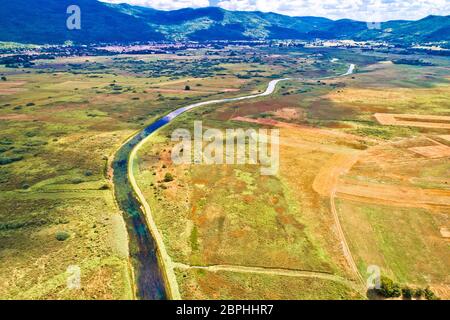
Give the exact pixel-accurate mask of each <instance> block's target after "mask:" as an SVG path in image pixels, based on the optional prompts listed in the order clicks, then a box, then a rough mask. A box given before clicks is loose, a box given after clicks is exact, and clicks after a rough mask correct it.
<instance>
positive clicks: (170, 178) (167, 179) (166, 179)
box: [164, 172, 174, 182]
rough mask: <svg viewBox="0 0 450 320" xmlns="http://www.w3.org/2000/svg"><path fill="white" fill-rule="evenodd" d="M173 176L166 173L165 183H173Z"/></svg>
mask: <svg viewBox="0 0 450 320" xmlns="http://www.w3.org/2000/svg"><path fill="white" fill-rule="evenodd" d="M173 179H174V178H173V175H172V174H171V173H169V172H168V173H166V175H165V176H164V182H171V181H173Z"/></svg>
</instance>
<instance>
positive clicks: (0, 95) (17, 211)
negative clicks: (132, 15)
mask: <svg viewBox="0 0 450 320" xmlns="http://www.w3.org/2000/svg"><path fill="white" fill-rule="evenodd" d="M219 58H222V59H219ZM205 59H206V58H205V57H204V56H201V55H199V56H185V57H180V56H176V55H172V56H170V55H160V56H156V55H153V56H107V57H70V58H57V59H54V60H39V61H37V62H36V64H35V65H34V66H33V67H32V68H25V69H22V68H0V74H1V75H2V77H5V78H6V80H5V81H3V80H2V81H0V191H1V199H2V200H1V201H2V208H1V210H0V239H1V245H0V257H1V260H2V261H8V263H2V264H1V266H0V267H1V274H2V276H0V283H1V289H0V298H7V299H19V298H21V299H65V298H69V299H130V298H133V295H134V293H133V289H132V285H133V284H132V281H133V280H132V279H131V270H130V267H129V261H128V260H129V255H128V239H127V234H126V229H125V226H124V223H123V221H122V219H121V212H120V211H119V210H118V209H117V206H116V204H115V201H114V199H113V192H112V185H111V180H110V179H111V174H112V172H111V170H110V169H109V166H110V164H111V161H112V157H113V155H114V153H115V151H116V150H117V149H118V148H119V146H120V145H121V144H122V143H123V142H124V140H125V139H127V138H128V137H129V136H130V135H132V134H134V133H135V132H137V131H138V130H140V129H142V128H143V127H144V126H145V125H146V124H148V123H150V122H151V121H153V120H154V119H156V118H157V117H160V116H161V115H163V114H165V113H167V112H169V111H170V110H173V109H174V108H176V107H178V106H180V105H181V104H188V103H193V102H195V101H199V100H203V99H206V98H209V97H213V96H222V97H226V96H227V95H232V94H233V92H234V91H235V90H237V89H242V90H244V91H246V90H247V91H248V92H252V91H255V90H258V89H257V87H258V81H260V80H258V79H239V78H237V77H236V76H235V75H234V70H233V67H234V65H235V64H237V63H239V64H240V68H241V67H242V68H244V64H243V62H242V61H244V60H243V59H237V58H236V61H231V62H230V61H228V59H223V57H220V56H219V57H216V58H214V57H213V58H211V59H210V60H208V59H206V60H205ZM193 60H196V61H197V62H196V63H195V64H193V63H192V61H193ZM222 65H223V66H222ZM211 66H214V67H215V68H217V70H216V69H214V68H212V67H211ZM255 67H257V68H261V69H262V68H263V67H262V66H261V67H258V66H257V65H255ZM265 68H266V70H268V71H266V72H268V73H269V74H270V73H271V72H272V71H270V70H272V69H271V67H270V66H265ZM173 70H177V72H178V75H174V74H173V72H172V71H173ZM192 70H195V71H196V73H195V74H194V75H193V74H191V71H192ZM171 73H172V74H171ZM263 76H264V74H262V75H261V77H263ZM187 85H188V86H190V89H191V90H186V86H187ZM57 238H59V239H61V240H58V239H57ZM70 266H78V267H79V268H80V269H81V285H82V287H81V290H68V289H67V287H66V282H67V278H68V277H69V276H70V275H69V274H66V271H67V268H69V267H70Z"/></svg>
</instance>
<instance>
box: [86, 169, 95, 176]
mask: <svg viewBox="0 0 450 320" xmlns="http://www.w3.org/2000/svg"><path fill="white" fill-rule="evenodd" d="M84 175H85V176H86V177H90V176H92V175H93V173H92V170H86V171H85V173H84Z"/></svg>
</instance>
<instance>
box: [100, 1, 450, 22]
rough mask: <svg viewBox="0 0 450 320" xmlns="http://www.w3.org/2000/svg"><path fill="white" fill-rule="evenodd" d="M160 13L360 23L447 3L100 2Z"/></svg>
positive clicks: (446, 8) (439, 8)
mask: <svg viewBox="0 0 450 320" xmlns="http://www.w3.org/2000/svg"><path fill="white" fill-rule="evenodd" d="M102 1H104V2H111V3H124V2H126V3H130V4H135V5H142V6H148V7H152V8H155V9H161V10H173V9H180V8H187V7H191V8H199V7H207V6H219V7H222V8H224V9H229V10H258V11H263V12H277V13H281V14H286V15H291V16H323V17H328V18H331V19H340V18H350V19H356V20H362V21H385V20H394V19H410V20H416V19H420V18H423V17H425V16H427V15H430V14H436V15H450V0H102Z"/></svg>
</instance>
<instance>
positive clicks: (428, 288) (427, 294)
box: [423, 287, 439, 300]
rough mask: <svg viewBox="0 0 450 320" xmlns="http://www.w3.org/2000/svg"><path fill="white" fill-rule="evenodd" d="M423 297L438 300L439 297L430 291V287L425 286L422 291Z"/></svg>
mask: <svg viewBox="0 0 450 320" xmlns="http://www.w3.org/2000/svg"><path fill="white" fill-rule="evenodd" d="M423 292H424V294H425V298H426V299H427V300H439V298H438V297H437V296H436V295H435V294H434V292H433V291H431V289H430V287H427V288H426V289H425V290H424V291H423Z"/></svg>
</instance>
